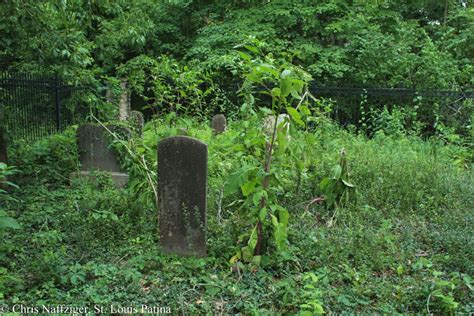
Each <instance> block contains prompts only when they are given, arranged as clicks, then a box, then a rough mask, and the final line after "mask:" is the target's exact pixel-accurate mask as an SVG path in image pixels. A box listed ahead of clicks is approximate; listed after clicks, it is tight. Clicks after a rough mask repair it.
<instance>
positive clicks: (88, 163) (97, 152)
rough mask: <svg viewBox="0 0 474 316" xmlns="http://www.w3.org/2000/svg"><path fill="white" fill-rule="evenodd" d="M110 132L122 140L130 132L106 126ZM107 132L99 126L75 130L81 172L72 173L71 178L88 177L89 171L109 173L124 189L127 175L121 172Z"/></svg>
mask: <svg viewBox="0 0 474 316" xmlns="http://www.w3.org/2000/svg"><path fill="white" fill-rule="evenodd" d="M107 128H108V129H110V130H111V131H112V132H114V133H116V134H118V135H120V136H121V137H124V138H129V137H130V134H131V132H130V130H128V129H127V128H123V127H117V126H107ZM108 134H109V132H108V131H107V129H106V128H105V127H103V126H101V125H95V124H84V125H81V126H80V127H79V128H78V129H77V148H78V152H79V160H80V162H81V171H79V172H74V173H72V174H71V177H77V176H90V174H91V171H94V170H99V171H107V172H110V175H111V177H112V180H113V182H114V183H115V185H116V186H117V187H119V188H121V187H124V186H125V185H126V184H127V181H128V175H127V174H126V173H124V172H123V171H122V168H121V167H120V163H119V161H118V158H117V157H118V154H117V152H116V151H115V149H114V148H113V147H111V146H110V141H109V137H108Z"/></svg>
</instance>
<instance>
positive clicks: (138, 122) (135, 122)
mask: <svg viewBox="0 0 474 316" xmlns="http://www.w3.org/2000/svg"><path fill="white" fill-rule="evenodd" d="M128 121H129V122H130V125H131V126H132V128H133V129H134V130H135V132H137V134H138V135H139V136H142V134H143V127H144V126H145V118H144V117H143V113H142V112H140V111H131V112H130V116H129V117H128Z"/></svg>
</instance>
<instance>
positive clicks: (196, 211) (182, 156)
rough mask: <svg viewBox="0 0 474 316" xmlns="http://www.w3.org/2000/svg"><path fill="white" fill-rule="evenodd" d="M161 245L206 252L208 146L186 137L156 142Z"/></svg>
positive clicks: (172, 249) (190, 252) (183, 252)
mask: <svg viewBox="0 0 474 316" xmlns="http://www.w3.org/2000/svg"><path fill="white" fill-rule="evenodd" d="M157 154H158V207H159V231H160V244H161V247H162V249H163V251H164V252H166V253H173V254H178V255H194V256H205V255H206V203H207V201H206V199H207V145H206V144H205V143H203V142H201V141H199V140H197V139H194V138H191V137H187V136H173V137H168V138H165V139H163V140H162V141H160V142H159V144H158V151H157Z"/></svg>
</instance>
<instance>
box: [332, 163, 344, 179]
mask: <svg viewBox="0 0 474 316" xmlns="http://www.w3.org/2000/svg"><path fill="white" fill-rule="evenodd" d="M332 172H333V177H334V179H339V178H340V177H341V174H342V167H341V166H340V165H335V166H334V168H333V169H332Z"/></svg>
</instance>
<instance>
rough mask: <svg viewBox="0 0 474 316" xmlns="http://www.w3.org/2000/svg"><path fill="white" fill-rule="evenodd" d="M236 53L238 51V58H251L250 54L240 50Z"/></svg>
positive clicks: (247, 59) (248, 59)
mask: <svg viewBox="0 0 474 316" xmlns="http://www.w3.org/2000/svg"><path fill="white" fill-rule="evenodd" d="M237 53H239V55H240V58H242V59H243V60H246V61H250V60H251V58H250V55H248V54H246V53H244V52H241V51H237Z"/></svg>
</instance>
